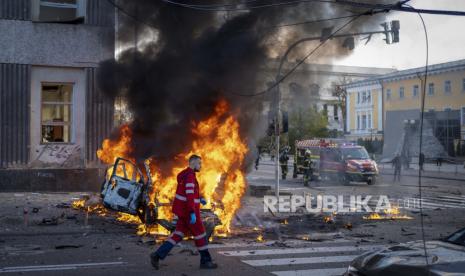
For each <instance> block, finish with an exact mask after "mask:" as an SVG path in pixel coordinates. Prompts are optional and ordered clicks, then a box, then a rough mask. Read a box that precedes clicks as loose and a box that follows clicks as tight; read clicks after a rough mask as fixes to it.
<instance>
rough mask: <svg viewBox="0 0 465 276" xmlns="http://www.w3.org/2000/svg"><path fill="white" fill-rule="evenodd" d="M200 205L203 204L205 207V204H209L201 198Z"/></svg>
mask: <svg viewBox="0 0 465 276" xmlns="http://www.w3.org/2000/svg"><path fill="white" fill-rule="evenodd" d="M200 203H201V204H202V205H205V204H207V201H206V200H205V198H203V197H201V198H200Z"/></svg>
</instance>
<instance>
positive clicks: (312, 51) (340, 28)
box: [227, 13, 365, 97]
mask: <svg viewBox="0 0 465 276" xmlns="http://www.w3.org/2000/svg"><path fill="white" fill-rule="evenodd" d="M364 14H365V13H363V14H359V15H357V16H356V17H354V18H351V19H350V20H348V21H347V22H346V23H344V24H343V25H342V26H341V27H339V28H338V29H336V31H334V32H332V33H331V34H330V35H329V36H328V37H327V38H326V39H325V40H323V41H321V42H320V43H319V44H318V45H317V46H316V47H315V48H313V49H312V50H311V51H310V52H309V53H308V54H307V55H305V56H304V57H303V58H302V59H301V60H299V62H297V63H296V64H295V65H294V66H293V67H292V68H291V69H290V70H289V71H288V72H287V73H286V74H284V75H283V76H282V77H280V78H279V79H278V80H276V81H275V82H274V83H273V84H272V85H271V86H270V87H268V88H267V89H265V90H263V91H260V92H257V93H253V94H244V93H237V92H227V93H228V94H232V95H235V96H240V97H256V96H261V95H264V94H266V93H268V92H270V91H272V90H273V89H274V88H275V87H276V86H278V85H279V84H280V83H281V82H283V81H284V80H285V79H287V78H288V77H289V76H290V75H291V74H292V73H294V71H295V70H296V69H297V68H298V67H299V66H301V65H302V64H303V63H304V62H305V60H307V59H308V58H309V57H310V56H311V55H313V54H314V53H315V52H316V51H317V50H318V49H320V48H321V47H322V46H323V45H324V44H325V43H326V42H327V41H328V40H329V39H331V38H332V37H333V36H334V35H336V34H337V33H338V32H340V31H341V30H343V29H344V28H345V27H347V26H348V25H350V24H351V23H353V22H354V21H355V20H357V19H358V18H360V17H361V16H363V15H364Z"/></svg>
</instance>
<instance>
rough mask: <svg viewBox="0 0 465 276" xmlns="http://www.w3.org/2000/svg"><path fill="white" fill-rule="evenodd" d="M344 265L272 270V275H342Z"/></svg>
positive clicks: (344, 269) (344, 270)
mask: <svg viewBox="0 0 465 276" xmlns="http://www.w3.org/2000/svg"><path fill="white" fill-rule="evenodd" d="M346 270H347V269H346V268H345V267H341V268H323V269H318V268H316V269H307V270H290V271H273V272H271V273H273V274H274V275H278V276H308V275H311V276H328V275H331V276H332V275H342V274H343V273H344V272H346Z"/></svg>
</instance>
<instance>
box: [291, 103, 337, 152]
mask: <svg viewBox="0 0 465 276" xmlns="http://www.w3.org/2000/svg"><path fill="white" fill-rule="evenodd" d="M327 124H328V119H327V117H326V116H324V115H323V114H322V112H318V111H317V110H315V109H314V108H313V107H309V108H308V107H307V108H297V109H295V110H293V111H292V112H290V114H289V133H288V135H289V137H288V141H289V144H290V145H291V146H293V145H294V142H295V141H296V140H304V139H310V138H316V137H327V136H328V129H327V128H326V126H327Z"/></svg>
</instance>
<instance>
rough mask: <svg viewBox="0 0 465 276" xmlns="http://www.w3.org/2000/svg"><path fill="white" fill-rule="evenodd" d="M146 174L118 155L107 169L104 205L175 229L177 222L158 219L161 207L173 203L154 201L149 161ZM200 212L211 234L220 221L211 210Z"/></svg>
mask: <svg viewBox="0 0 465 276" xmlns="http://www.w3.org/2000/svg"><path fill="white" fill-rule="evenodd" d="M144 168H145V172H146V173H145V174H144V173H142V171H141V170H140V169H139V167H138V166H137V165H136V164H135V163H133V162H132V161H130V160H128V159H124V158H117V159H116V161H115V163H114V164H113V166H111V167H109V168H108V169H107V172H106V173H105V179H104V182H103V184H102V188H101V192H100V195H101V197H102V203H103V205H104V206H105V207H106V208H107V209H110V210H113V211H118V212H122V213H126V214H130V215H136V216H138V217H139V219H140V221H141V222H142V223H144V224H145V225H154V224H158V225H161V226H162V227H164V228H165V229H167V230H168V231H170V232H171V231H174V229H175V228H176V221H168V220H166V219H162V218H159V216H158V208H159V207H161V206H167V205H171V204H170V203H160V202H158V201H157V200H156V199H155V200H154V201H153V202H152V201H151V199H150V195H151V194H152V193H153V182H152V177H151V173H150V166H149V162H148V161H146V162H144ZM201 215H202V217H203V221H204V224H205V229H206V232H207V235H208V237H209V236H210V235H211V234H212V233H213V231H214V229H215V227H216V226H218V225H220V224H221V222H220V220H219V218H218V216H216V215H215V214H214V213H213V212H211V210H208V209H202V210H201Z"/></svg>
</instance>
